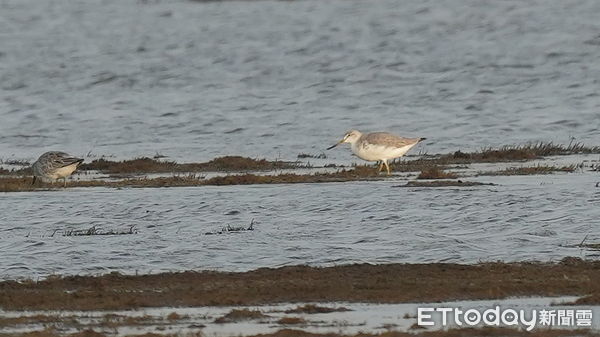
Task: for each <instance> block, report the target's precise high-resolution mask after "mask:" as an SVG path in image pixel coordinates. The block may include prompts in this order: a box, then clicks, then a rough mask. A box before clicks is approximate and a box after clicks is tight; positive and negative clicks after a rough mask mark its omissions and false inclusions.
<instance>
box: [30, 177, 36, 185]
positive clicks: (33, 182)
mask: <svg viewBox="0 0 600 337" xmlns="http://www.w3.org/2000/svg"><path fill="white" fill-rule="evenodd" d="M36 178H37V177H36V176H33V181H32V182H31V185H35V179H36Z"/></svg>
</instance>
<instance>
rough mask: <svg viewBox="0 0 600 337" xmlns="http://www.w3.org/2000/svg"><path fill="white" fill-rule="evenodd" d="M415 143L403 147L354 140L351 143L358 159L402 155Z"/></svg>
mask: <svg viewBox="0 0 600 337" xmlns="http://www.w3.org/2000/svg"><path fill="white" fill-rule="evenodd" d="M415 145H416V143H415V144H410V145H406V146H403V147H389V146H385V145H378V144H370V143H366V142H356V143H354V144H352V152H354V154H355V155H357V156H358V157H359V158H360V159H363V160H368V161H377V160H388V159H394V158H399V157H402V156H403V155H405V154H406V152H408V150H410V149H411V148H412V147H413V146H415Z"/></svg>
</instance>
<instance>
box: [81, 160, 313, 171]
mask: <svg viewBox="0 0 600 337" xmlns="http://www.w3.org/2000/svg"><path fill="white" fill-rule="evenodd" d="M305 166H306V165H305V164H302V163H300V162H285V161H269V160H266V159H253V158H247V157H242V156H225V157H218V158H215V159H213V160H211V161H208V162H205V163H184V164H179V163H176V162H174V161H162V160H157V159H153V158H147V157H143V158H136V159H131V160H123V161H111V160H106V159H96V160H94V161H92V162H90V163H84V164H82V165H81V166H80V167H79V169H80V170H83V171H90V170H95V171H100V172H102V173H113V174H114V173H169V172H209V171H210V172H232V171H272V170H279V169H295V168H302V167H305Z"/></svg>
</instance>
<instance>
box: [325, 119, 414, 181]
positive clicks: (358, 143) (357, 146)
mask: <svg viewBox="0 0 600 337" xmlns="http://www.w3.org/2000/svg"><path fill="white" fill-rule="evenodd" d="M425 139H426V138H404V137H399V136H396V135H393V134H391V133H387V132H373V133H368V134H362V133H361V132H360V131H357V130H352V131H348V132H347V133H346V134H345V135H344V138H342V140H340V141H339V142H337V143H336V144H335V145H333V146H330V147H328V148H327V150H331V149H333V148H334V147H336V146H338V145H340V144H342V143H350V145H351V148H352V152H354V154H355V155H356V156H358V158H360V159H363V160H367V161H380V162H381V164H380V165H379V170H378V172H381V170H382V169H383V166H384V165H385V168H386V169H387V174H388V175H390V174H391V172H390V166H389V165H388V162H387V161H388V160H389V159H395V158H400V157H402V156H403V155H404V154H406V152H408V150H410V149H411V148H412V147H413V146H415V145H417V144H418V143H419V142H421V141H423V140H425Z"/></svg>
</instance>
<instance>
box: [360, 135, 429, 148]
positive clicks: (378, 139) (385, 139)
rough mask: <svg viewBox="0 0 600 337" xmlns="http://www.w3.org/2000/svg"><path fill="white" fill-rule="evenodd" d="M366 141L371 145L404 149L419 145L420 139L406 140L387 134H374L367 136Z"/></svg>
mask: <svg viewBox="0 0 600 337" xmlns="http://www.w3.org/2000/svg"><path fill="white" fill-rule="evenodd" d="M365 140H366V141H367V142H368V143H370V144H377V145H384V146H390V147H404V146H407V145H412V144H415V143H418V142H419V140H420V138H404V137H399V136H396V135H393V134H391V133H387V132H374V133H369V134H368V135H366V136H365Z"/></svg>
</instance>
